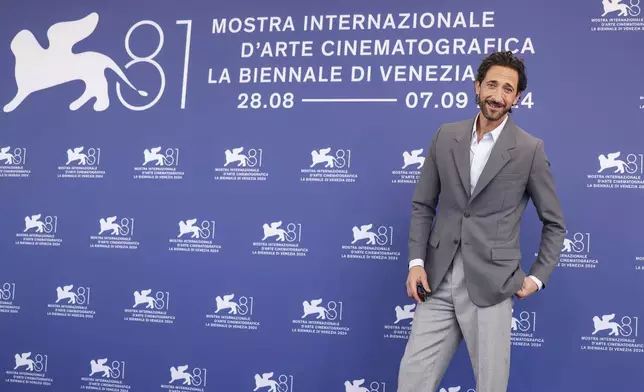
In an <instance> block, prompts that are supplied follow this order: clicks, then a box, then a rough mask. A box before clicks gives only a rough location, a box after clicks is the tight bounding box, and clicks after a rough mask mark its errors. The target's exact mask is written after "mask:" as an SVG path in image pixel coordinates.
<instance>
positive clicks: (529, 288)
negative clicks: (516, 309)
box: [515, 276, 539, 299]
mask: <svg viewBox="0 0 644 392" xmlns="http://www.w3.org/2000/svg"><path fill="white" fill-rule="evenodd" d="M538 289H539V288H538V287H537V284H536V283H535V282H534V280H532V279H530V278H529V277H527V276H526V277H525V278H523V284H522V285H521V289H520V290H519V291H517V292H516V293H515V294H516V296H517V297H518V298H519V299H524V298H526V297H528V296H530V295H532V294H534V293H535V292H536V291H537V290H538Z"/></svg>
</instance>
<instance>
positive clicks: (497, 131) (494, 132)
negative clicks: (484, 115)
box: [472, 112, 510, 142]
mask: <svg viewBox="0 0 644 392" xmlns="http://www.w3.org/2000/svg"><path fill="white" fill-rule="evenodd" d="M480 115H481V113H480V112H479V113H477V114H476V118H474V125H472V140H476V122H477V121H478V119H479V116H480ZM508 117H510V115H509V114H506V115H505V119H504V120H503V122H502V123H501V124H499V126H498V127H496V128H494V129H493V130H492V131H491V132H489V134H490V135H491V136H492V141H495V142H496V140H497V139H498V138H499V135H500V134H501V131H502V130H503V127H505V123H507V122H508ZM486 135H487V134H486Z"/></svg>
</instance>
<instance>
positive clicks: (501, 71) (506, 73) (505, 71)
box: [485, 66, 519, 86]
mask: <svg viewBox="0 0 644 392" xmlns="http://www.w3.org/2000/svg"><path fill="white" fill-rule="evenodd" d="M518 79H519V75H518V73H517V71H515V70H514V69H512V68H507V67H498V66H495V67H492V68H490V69H489V70H488V72H487V75H486V77H485V80H486V81H492V82H498V83H503V84H505V83H508V84H511V85H512V86H516V85H517V83H518Z"/></svg>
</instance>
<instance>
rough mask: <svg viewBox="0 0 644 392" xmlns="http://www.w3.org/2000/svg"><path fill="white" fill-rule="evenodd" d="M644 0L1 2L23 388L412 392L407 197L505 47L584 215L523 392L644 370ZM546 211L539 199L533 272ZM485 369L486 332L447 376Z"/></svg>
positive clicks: (516, 379) (11, 371)
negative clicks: (482, 344) (520, 69)
mask: <svg viewBox="0 0 644 392" xmlns="http://www.w3.org/2000/svg"><path fill="white" fill-rule="evenodd" d="M641 7H642V5H640V1H639V0H604V1H601V0H592V1H580V0H575V1H568V2H563V3H562V2H556V3H555V2H548V1H546V2H527V1H522V2H517V1H509V0H503V1H502V0H498V1H486V2H481V1H472V0H462V1H438V0H437V1H431V2H428V1H412V0H410V1H401V2H390V1H364V0H359V1H353V2H334V1H331V2H297V1H292V0H273V1H257V0H249V1H244V2H204V1H196V0H191V1H182V2H160V3H159V2H153V1H147V0H141V1H125V0H118V1H110V2H87V1H75V0H67V1H64V2H56V4H53V3H51V2H42V1H36V0H29V1H27V0H24V1H21V2H17V1H16V2H6V3H4V4H3V5H2V12H1V14H0V86H1V88H0V107H1V108H2V113H0V373H1V376H0V390H2V391H8V392H14V391H41V390H43V391H57V392H63V391H65V392H69V391H83V390H94V391H110V392H128V391H145V392H152V391H159V392H163V391H165V392H169V391H173V392H174V391H176V392H214V391H235V392H243V391H247V392H255V391H264V392H300V391H306V392H331V391H338V392H394V391H395V390H396V385H397V374H398V365H399V361H400V358H401V356H402V353H403V350H404V347H405V344H406V341H407V338H408V335H409V331H410V328H411V325H412V321H413V317H414V309H415V304H414V303H413V301H411V300H410V298H408V297H407V295H406V290H405V279H406V276H407V261H408V260H407V236H408V228H409V218H410V213H411V196H412V193H413V191H414V187H415V184H416V181H417V180H418V176H419V173H420V170H421V168H422V166H423V163H424V160H425V156H426V153H427V146H428V143H429V141H430V139H431V138H432V136H433V135H434V133H435V132H436V130H437V129H438V127H439V126H440V125H441V124H443V123H445V122H451V121H459V120H463V119H468V118H473V117H474V116H475V115H476V113H477V110H478V109H477V105H476V102H475V93H474V79H475V77H476V72H477V67H478V65H479V64H480V61H481V60H482V59H483V58H484V57H485V56H486V55H488V54H490V53H492V52H495V51H512V52H513V53H515V54H516V55H518V56H521V57H522V58H523V59H524V60H525V62H526V66H527V70H528V71H527V72H528V88H527V91H525V92H524V94H523V96H522V98H521V99H520V101H519V102H518V105H517V106H516V107H515V108H514V110H513V111H512V116H514V119H515V121H516V122H517V123H518V124H519V125H520V126H522V127H523V128H524V129H526V130H527V131H528V132H530V133H532V134H533V135H535V136H537V137H539V138H542V139H543V140H544V141H545V146H546V152H547V154H548V157H549V159H550V161H551V165H552V166H551V168H552V171H553V173H554V177H555V180H556V184H557V188H558V191H559V193H560V196H561V199H562V203H563V206H564V211H565V217H566V223H567V228H568V233H567V236H566V241H565V244H564V247H563V249H562V254H561V260H560V263H559V264H558V268H557V269H556V270H555V272H554V274H553V276H552V279H551V281H550V284H549V286H548V288H547V289H546V290H544V291H543V292H539V293H538V294H536V295H534V296H532V297H530V298H529V299H526V300H524V301H516V303H515V307H514V310H513V318H512V323H511V325H508V328H511V329H512V346H513V347H512V370H511V378H510V390H514V391H525V392H528V391H552V392H557V391H582V390H584V391H608V390H629V391H630V390H637V389H638V388H640V386H641V385H642V383H643V382H644V376H643V374H644V373H643V372H642V369H643V368H642V363H643V361H644V326H643V325H642V322H644V320H643V318H644V305H643V304H642V301H641V298H642V295H644V289H643V288H642V282H643V280H644V243H643V241H642V237H641V233H642V230H641V229H642V224H641V222H642V217H644V213H643V212H642V200H643V197H644V179H643V176H644V136H643V133H642V116H643V115H644V111H643V110H642V109H643V108H644V77H643V76H642V69H641V63H642V61H644V56H643V55H642V52H641V44H642V39H643V38H642V37H644V35H643V31H642V29H643V28H644V19H643V18H644V16H643V14H642V10H641ZM541 228H542V227H541V222H540V221H539V219H538V216H537V215H536V213H535V211H534V207H533V206H532V205H530V206H529V208H528V210H527V212H526V215H525V218H524V220H523V222H522V227H521V230H522V252H523V261H522V265H523V268H524V269H525V270H526V271H527V270H529V268H530V265H531V263H532V261H533V260H534V259H535V256H536V253H537V252H538V248H539V242H540V234H541ZM475 388H476V383H475V380H474V375H473V373H472V370H471V363H470V362H469V357H468V355H467V350H466V348H465V345H464V344H463V346H462V347H461V348H460V349H459V351H458V352H457V354H456V356H455V358H454V360H453V362H452V364H451V366H450V368H449V370H448V372H447V374H446V375H445V378H444V380H443V382H442V384H441V389H440V391H441V392H474V391H475ZM428 392H429V391H428Z"/></svg>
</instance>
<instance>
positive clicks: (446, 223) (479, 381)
mask: <svg viewBox="0 0 644 392" xmlns="http://www.w3.org/2000/svg"><path fill="white" fill-rule="evenodd" d="M526 86H527V77H526V74H525V66H524V64H523V62H522V61H521V60H520V59H518V58H516V57H514V56H513V55H512V53H511V52H500V53H494V54H491V55H490V56H488V57H487V58H485V59H484V60H483V62H482V63H481V65H480V66H479V69H478V75H477V79H476V82H475V89H476V96H477V103H478V104H479V106H480V113H478V114H477V115H476V117H475V118H473V119H470V120H465V121H461V122H456V123H449V124H444V125H442V126H441V127H440V128H439V129H438V131H437V132H436V134H435V135H434V137H433V138H432V140H431V142H430V144H429V149H428V153H427V156H426V158H425V164H424V166H423V168H422V171H421V175H420V179H419V182H418V185H417V187H416V191H415V193H414V196H413V201H412V217H411V227H410V235H409V259H410V262H409V276H408V279H407V293H408V295H409V296H410V297H413V298H414V299H415V300H416V301H417V302H418V303H419V304H418V305H417V307H416V311H415V314H414V322H413V325H412V329H411V334H410V337H409V340H408V342H407V346H406V348H405V352H404V355H403V358H402V360H401V363H400V369H399V375H398V392H435V391H436V390H437V389H438V386H439V384H440V382H441V379H442V378H443V375H444V373H445V371H446V370H447V367H448V365H449V363H450V362H451V359H452V357H453V356H454V353H455V352H456V349H457V348H458V346H459V345H460V343H461V341H462V340H463V339H464V340H465V343H466V346H467V349H468V352H469V356H470V360H471V363H472V367H473V370H474V375H475V378H476V391H477V392H504V391H506V390H507V385H508V379H509V373H510V329H511V328H510V327H511V320H512V307H513V302H514V296H516V297H517V298H519V299H522V298H526V297H527V296H529V295H531V294H533V293H534V292H536V291H538V290H541V289H543V288H545V286H546V285H547V284H548V278H549V277H550V274H551V273H552V271H553V269H554V268H555V265H556V264H557V261H558V260H559V255H560V252H561V249H562V245H563V241H564V239H565V232H566V231H565V227H564V218H563V213H562V208H561V204H560V201H559V198H558V196H557V192H556V189H555V184H554V180H553V177H552V174H551V172H550V162H549V161H548V158H547V157H546V154H545V150H544V146H543V141H542V140H541V139H538V138H536V137H534V136H532V135H530V134H528V133H527V132H526V131H524V130H523V129H521V128H520V127H519V126H518V125H516V124H515V123H514V121H513V119H512V117H510V113H511V112H512V110H511V109H512V106H513V105H516V104H517V102H518V101H519V99H520V97H521V93H522V92H523V91H525V89H526ZM529 199H532V202H533V204H534V206H535V208H536V211H537V213H538V215H539V219H540V220H541V222H542V223H543V230H542V231H541V243H540V247H539V253H538V256H537V258H536V260H535V261H534V263H533V264H532V266H531V268H530V271H529V273H528V274H526V273H525V272H524V271H523V269H522V268H521V265H520V261H521V249H520V246H519V234H520V224H521V218H522V215H523V212H524V210H525V208H526V205H527V203H528V200H529ZM439 200H440V203H439ZM419 284H420V285H422V286H423V288H424V289H425V290H426V292H427V296H426V299H425V301H422V300H421V298H420V297H419V295H418V292H417V285H419Z"/></svg>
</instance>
